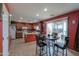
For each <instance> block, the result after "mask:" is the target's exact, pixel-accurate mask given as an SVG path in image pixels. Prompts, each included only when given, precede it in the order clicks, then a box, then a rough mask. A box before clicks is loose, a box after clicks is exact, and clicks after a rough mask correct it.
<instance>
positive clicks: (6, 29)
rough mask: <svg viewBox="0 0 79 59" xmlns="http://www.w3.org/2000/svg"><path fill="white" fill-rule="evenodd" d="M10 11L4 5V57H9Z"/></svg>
mask: <svg viewBox="0 0 79 59" xmlns="http://www.w3.org/2000/svg"><path fill="white" fill-rule="evenodd" d="M8 15H9V14H8V11H7V9H6V8H5V6H4V5H3V15H2V24H3V56H8V55H9V52H8V26H9V25H8Z"/></svg>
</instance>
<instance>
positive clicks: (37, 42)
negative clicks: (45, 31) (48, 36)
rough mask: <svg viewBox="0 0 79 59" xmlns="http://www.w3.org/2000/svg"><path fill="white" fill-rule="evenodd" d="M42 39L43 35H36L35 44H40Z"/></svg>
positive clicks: (43, 38)
mask: <svg viewBox="0 0 79 59" xmlns="http://www.w3.org/2000/svg"><path fill="white" fill-rule="evenodd" d="M44 40H45V36H40V35H36V44H37V45H38V46H40V45H41V43H42V42H43V41H44Z"/></svg>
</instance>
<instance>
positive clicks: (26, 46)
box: [10, 39, 79, 56]
mask: <svg viewBox="0 0 79 59" xmlns="http://www.w3.org/2000/svg"><path fill="white" fill-rule="evenodd" d="M35 49H36V44H35V41H34V42H30V43H24V40H23V39H16V40H12V41H11V47H10V56H35V51H36V50H35ZM59 55H60V54H59ZM60 56H61V55H60ZM68 56H79V53H78V52H75V51H72V50H70V49H68Z"/></svg>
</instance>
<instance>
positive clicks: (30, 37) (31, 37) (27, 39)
mask: <svg viewBox="0 0 79 59" xmlns="http://www.w3.org/2000/svg"><path fill="white" fill-rule="evenodd" d="M35 40H36V37H35V33H27V34H26V35H24V41H25V43H26V42H33V41H35Z"/></svg>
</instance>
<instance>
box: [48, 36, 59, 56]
mask: <svg viewBox="0 0 79 59" xmlns="http://www.w3.org/2000/svg"><path fill="white" fill-rule="evenodd" d="M46 40H47V46H48V48H49V52H48V53H49V56H52V55H54V54H55V53H54V52H55V49H54V48H55V47H54V44H55V42H56V40H58V37H56V38H55V37H53V36H50V37H46ZM51 47H52V50H53V51H52V52H53V53H52V54H51Z"/></svg>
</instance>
